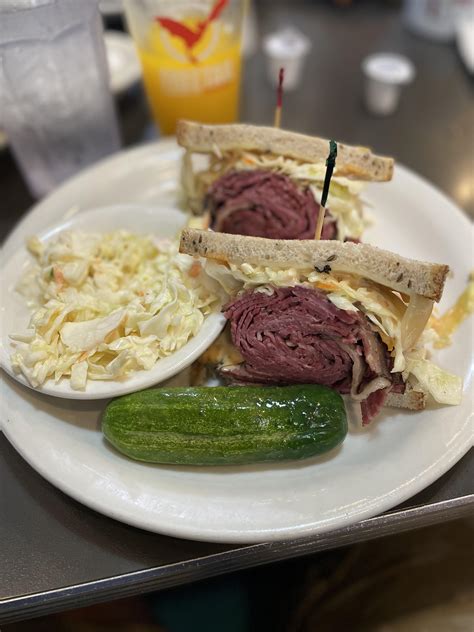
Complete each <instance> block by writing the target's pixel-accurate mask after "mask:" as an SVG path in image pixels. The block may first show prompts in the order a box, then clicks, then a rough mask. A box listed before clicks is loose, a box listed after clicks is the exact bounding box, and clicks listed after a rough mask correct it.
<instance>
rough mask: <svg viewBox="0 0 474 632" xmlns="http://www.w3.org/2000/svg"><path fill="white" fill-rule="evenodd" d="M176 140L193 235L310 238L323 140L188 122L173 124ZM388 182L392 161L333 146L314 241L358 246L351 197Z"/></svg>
mask: <svg viewBox="0 0 474 632" xmlns="http://www.w3.org/2000/svg"><path fill="white" fill-rule="evenodd" d="M176 135H177V140H178V143H179V144H180V145H181V146H182V147H184V148H185V149H186V152H185V155H184V159H183V167H182V185H183V190H184V192H185V196H186V204H187V206H188V207H189V208H190V209H191V210H192V212H193V213H195V214H196V215H199V216H201V217H202V218H203V221H202V222H201V225H200V227H210V228H212V229H213V230H214V231H218V232H224V233H232V234H240V235H253V236H257V237H267V238H270V239H313V238H314V233H315V228H316V222H317V218H318V214H319V203H320V201H321V193H322V187H323V182H324V176H325V173H326V164H325V162H326V158H327V154H328V147H329V144H328V141H327V140H325V139H322V138H316V137H311V136H305V135H303V134H296V133H294V132H289V131H285V130H281V129H277V128H273V127H259V126H255V125H243V124H233V125H200V124H198V123H193V122H191V121H179V123H178V126H177V132H176ZM199 161H200V164H199ZM392 175H393V159H392V158H388V157H383V156H376V155H375V154H373V153H372V152H371V151H370V150H369V149H367V148H365V147H351V146H349V145H344V144H342V143H339V144H338V154H337V161H336V167H335V171H334V175H333V178H332V180H331V188H330V192H329V197H328V201H327V207H328V208H327V213H326V216H325V222H324V226H323V232H322V238H323V239H339V240H341V241H343V240H345V239H352V240H357V239H360V237H361V236H362V232H363V230H364V228H365V226H366V223H367V222H366V218H365V217H364V214H363V209H362V202H361V199H360V197H359V194H360V192H361V190H362V187H363V182H364V181H373V182H384V181H387V180H390V179H391V178H392Z"/></svg>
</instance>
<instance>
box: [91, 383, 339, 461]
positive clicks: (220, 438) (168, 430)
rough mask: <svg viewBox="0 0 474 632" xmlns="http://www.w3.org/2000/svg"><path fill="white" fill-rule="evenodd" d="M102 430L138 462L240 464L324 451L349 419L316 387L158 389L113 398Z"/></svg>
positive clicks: (334, 398)
mask: <svg viewBox="0 0 474 632" xmlns="http://www.w3.org/2000/svg"><path fill="white" fill-rule="evenodd" d="M102 431H103V433H104V435H105V437H106V438H107V439H108V441H110V443H111V444H112V445H113V446H114V447H115V448H116V449H117V450H118V451H119V452H122V453H123V454H125V455H126V456H128V457H130V458H132V459H137V460H139V461H146V462H148V463H167V464H175V465H241V464H248V463H261V462H267V461H288V460H295V459H298V460H299V459H306V458H308V457H311V456H315V455H317V454H321V453H323V452H327V451H328V450H331V449H332V448H334V447H336V446H337V445H339V444H340V443H342V441H343V440H344V438H345V436H346V434H347V418H346V411H345V408H344V402H343V399H342V397H341V395H339V393H337V392H336V391H333V390H331V389H329V388H327V387H325V386H319V385H315V384H301V385H293V386H264V387H257V386H233V387H228V386H216V387H205V386H202V387H185V388H157V389H149V390H145V391H140V392H138V393H132V394H131V395H125V396H123V397H119V398H118V399H114V400H112V401H111V402H110V403H109V404H108V406H107V408H106V410H105V413H104V416H103V419H102Z"/></svg>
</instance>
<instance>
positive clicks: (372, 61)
mask: <svg viewBox="0 0 474 632" xmlns="http://www.w3.org/2000/svg"><path fill="white" fill-rule="evenodd" d="M362 70H363V71H364V73H365V74H366V75H367V76H368V77H370V79H376V80H377V81H381V82H382V83H390V84H403V83H410V81H413V78H414V77H415V67H414V65H413V64H412V63H411V61H410V60H409V59H408V58H407V57H404V56H403V55H397V54H395V53H376V54H375V55H370V56H369V57H366V58H365V59H364V61H363V62H362Z"/></svg>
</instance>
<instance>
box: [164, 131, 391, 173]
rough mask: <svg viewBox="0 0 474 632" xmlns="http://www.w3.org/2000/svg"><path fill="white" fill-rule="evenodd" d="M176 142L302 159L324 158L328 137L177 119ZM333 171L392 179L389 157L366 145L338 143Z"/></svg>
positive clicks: (203, 149) (211, 149)
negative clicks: (353, 145) (202, 123)
mask: <svg viewBox="0 0 474 632" xmlns="http://www.w3.org/2000/svg"><path fill="white" fill-rule="evenodd" d="M176 138H177V141H178V144H179V145H181V146H182V147H185V148H186V149H188V150H190V151H192V152H196V153H211V152H214V151H215V150H216V147H217V148H218V149H219V150H220V151H222V152H226V151H232V150H236V149H240V150H243V151H255V152H261V153H271V154H275V155H277V156H284V157H286V158H293V159H295V160H301V161H303V162H310V163H321V162H323V163H324V162H325V160H326V158H327V155H328V148H329V144H328V143H329V141H328V140H325V139H323V138H316V137H311V136H305V135H303V134H297V133H295V132H289V131H287V130H282V129H278V128H275V127H260V126H256V125H245V124H232V125H200V124H199V123H194V122H192V121H178V125H177V129H176ZM334 175H336V176H345V177H348V178H354V179H357V180H370V181H377V182H385V181H387V180H391V179H392V175H393V158H389V157H385V156H377V155H375V154H373V153H372V152H371V151H370V149H367V148H366V147H352V146H350V145H344V144H343V143H338V145H337V161H336V168H335V170H334Z"/></svg>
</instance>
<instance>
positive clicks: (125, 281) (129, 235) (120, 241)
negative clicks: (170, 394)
mask: <svg viewBox="0 0 474 632" xmlns="http://www.w3.org/2000/svg"><path fill="white" fill-rule="evenodd" d="M186 219H187V216H186V215H185V214H184V213H182V212H181V211H179V210H177V209H175V208H164V207H151V206H143V205H130V204H128V205H116V206H108V207H103V208H97V209H92V210H87V211H80V212H77V213H75V214H73V216H72V217H71V218H70V219H68V220H67V221H65V222H63V223H61V224H59V225H55V226H53V227H49V228H48V229H46V230H45V231H43V232H42V233H40V234H39V235H37V236H33V237H31V238H30V239H29V240H28V242H27V243H26V244H25V247H24V248H22V249H19V250H18V251H17V252H16V253H15V254H14V255H13V256H11V257H10V258H9V260H8V261H3V262H2V272H1V276H2V278H1V282H2V288H4V292H3V308H2V312H1V329H2V348H1V349H0V362H1V365H2V367H3V368H4V369H5V370H6V371H7V373H9V374H10V375H11V376H12V377H14V378H15V379H16V380H18V381H19V382H21V383H22V384H25V385H27V386H29V387H31V388H33V389H35V390H37V391H39V392H41V393H44V394H47V395H53V396H56V397H65V398H70V399H101V398H109V397H115V396H117V395H124V394H126V393H130V392H133V391H137V390H141V389H143V388H147V387H149V386H152V385H155V384H158V383H160V382H162V381H164V380H166V379H168V378H170V377H172V376H174V375H176V374H177V373H179V372H180V371H182V370H184V369H185V368H187V367H188V366H189V365H190V364H191V363H192V362H193V361H194V360H195V359H197V358H198V357H199V355H201V353H203V352H204V351H205V350H206V349H207V347H209V345H210V344H211V343H212V342H213V341H214V340H215V338H217V336H218V335H219V333H220V332H221V331H222V328H223V327H224V324H225V318H224V317H223V315H222V314H221V305H222V301H223V300H224V298H225V297H224V296H223V295H222V293H221V290H220V289H219V286H218V285H217V284H216V283H215V282H214V281H213V280H212V279H211V278H210V277H208V276H207V275H206V273H205V271H204V270H203V269H202V267H201V265H200V263H199V262H198V261H195V260H193V258H191V257H188V256H187V255H181V254H179V253H178V250H177V243H178V242H177V237H178V235H179V231H180V229H181V228H182V227H183V225H184V224H185V223H186Z"/></svg>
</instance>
